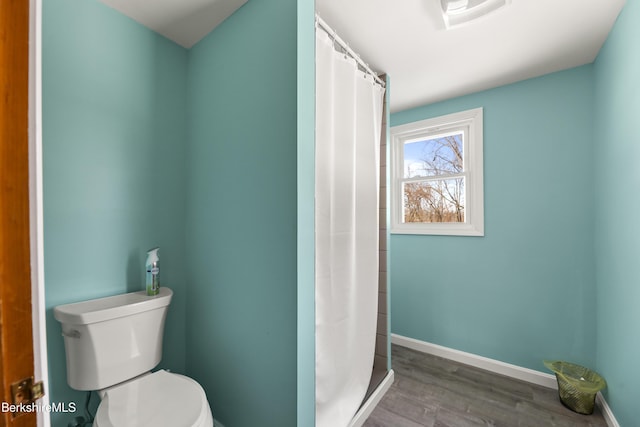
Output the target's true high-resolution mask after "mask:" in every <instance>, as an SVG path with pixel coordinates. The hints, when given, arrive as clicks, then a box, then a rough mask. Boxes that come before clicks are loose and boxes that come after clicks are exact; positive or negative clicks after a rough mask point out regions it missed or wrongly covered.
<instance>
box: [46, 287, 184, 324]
mask: <svg viewBox="0 0 640 427" xmlns="http://www.w3.org/2000/svg"><path fill="white" fill-rule="evenodd" d="M172 295H173V291H172V290H171V289H169V288H164V287H163V288H160V293H159V294H158V295H153V296H149V295H147V292H146V291H139V292H131V293H128V294H121V295H114V296H112V297H106V298H98V299H92V300H89V301H81V302H76V303H72V304H65V305H59V306H57V307H55V308H54V309H53V316H54V317H55V318H56V319H57V320H58V321H59V322H60V323H63V324H69V325H88V324H90V323H97V322H104V321H105V320H110V319H116V318H118V317H124V316H130V315H132V314H135V313H141V312H144V311H149V310H154V309H157V308H161V307H165V306H167V305H169V303H170V302H171V296H172Z"/></svg>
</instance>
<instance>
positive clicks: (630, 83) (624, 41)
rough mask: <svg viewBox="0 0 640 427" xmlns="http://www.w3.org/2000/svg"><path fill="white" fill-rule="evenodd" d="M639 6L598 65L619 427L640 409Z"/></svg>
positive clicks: (598, 188)
mask: <svg viewBox="0 0 640 427" xmlns="http://www.w3.org/2000/svg"><path fill="white" fill-rule="evenodd" d="M639 21H640V4H639V3H638V2H637V1H627V4H626V6H625V8H624V9H623V11H622V13H621V14H620V16H619V17H618V21H617V22H616V25H615V27H614V29H613V31H612V32H611V34H610V36H609V38H608V40H607V42H606V43H605V45H604V47H603V49H602V50H601V52H600V54H599V55H598V58H597V59H596V62H595V77H596V91H595V104H594V105H595V111H596V114H595V116H596V119H597V120H596V126H595V144H594V146H595V158H596V159H597V160H596V164H595V166H596V167H595V176H596V179H595V193H596V243H597V244H596V248H597V252H596V255H597V258H596V259H597V283H598V293H597V295H598V298H597V304H598V370H599V371H600V373H601V374H602V375H603V376H604V377H605V378H606V379H607V381H608V383H609V387H608V389H607V391H606V398H607V402H608V403H609V405H610V406H611V408H612V409H613V412H614V413H615V415H616V418H617V419H618V421H619V423H620V425H621V426H625V427H626V426H634V425H638V409H637V406H638V402H640V387H639V384H640V373H639V371H638V369H637V364H638V360H640V340H639V339H638V329H639V327H640V307H639V305H640V281H639V280H638V277H639V276H640V267H639V264H638V254H640V224H639V223H638V221H637V212H638V211H640V198H638V189H639V188H640V166H639V165H640V133H639V132H638V117H639V116H640V90H638V76H640V51H639V50H638V46H637V44H638V41H639V40H640V27H639V26H638V22H639Z"/></svg>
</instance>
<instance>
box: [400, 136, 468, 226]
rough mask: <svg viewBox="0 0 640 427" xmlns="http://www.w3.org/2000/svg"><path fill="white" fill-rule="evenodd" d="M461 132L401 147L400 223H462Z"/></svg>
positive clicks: (462, 165) (463, 203)
mask: <svg viewBox="0 0 640 427" xmlns="http://www.w3.org/2000/svg"><path fill="white" fill-rule="evenodd" d="M462 137H463V135H462V133H456V134H450V135H445V136H442V137H437V138H433V139H429V140H422V141H415V142H409V143H406V144H405V147H404V160H405V163H404V165H405V172H404V174H405V178H409V179H412V180H411V181H409V182H405V183H404V185H403V194H404V222H464V220H465V218H464V205H465V198H464V194H465V191H464V190H465V178H464V176H460V175H461V174H463V173H464V161H463V159H464V158H463V149H462V147H463V141H462Z"/></svg>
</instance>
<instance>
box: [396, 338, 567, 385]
mask: <svg viewBox="0 0 640 427" xmlns="http://www.w3.org/2000/svg"><path fill="white" fill-rule="evenodd" d="M391 342H392V343H394V344H398V345H401V346H403V347H408V348H411V349H413V350H417V351H421V352H422V353H427V354H433V355H434V356H440V357H444V358H445V359H449V360H453V361H456V362H460V363H464V364H465V365H471V366H475V367H477V368H480V369H484V370H487V371H491V372H495V373H497V374H501V375H506V376H508V377H511V378H517V379H519V380H522V381H527V382H530V383H533V384H538V385H541V386H543V387H548V388H553V389H558V382H557V381H556V377H555V375H551V374H547V373H544V372H540V371H535V370H533V369H529V368H523V367H521V366H517V365H512V364H509V363H505V362H501V361H499V360H495V359H489V358H488V357H483V356H478V355H475V354H472V353H466V352H464V351H460V350H454V349H452V348H448V347H443V346H441V345H437V344H431V343H428V342H425V341H420V340H416V339H413V338H407V337H403V336H401V335H396V334H391Z"/></svg>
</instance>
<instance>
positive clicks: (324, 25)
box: [316, 14, 386, 87]
mask: <svg viewBox="0 0 640 427" xmlns="http://www.w3.org/2000/svg"><path fill="white" fill-rule="evenodd" d="M316 26H320V27H321V28H322V29H323V30H324V31H325V32H326V33H327V34H328V35H329V37H331V40H333V41H334V42H336V43H338V44H339V45H340V47H341V48H342V49H344V53H346V54H347V55H349V56H350V57H352V58H353V59H355V60H356V62H357V63H358V65H359V66H360V68H362V69H363V71H364V72H365V73H367V74H369V75H371V76H372V77H373V79H374V80H375V81H376V82H377V83H378V84H380V85H382V87H386V83H385V82H384V80H382V79H381V78H380V77H378V75H377V74H376V73H375V72H374V71H373V70H372V69H371V67H369V64H367V63H366V62H364V61H363V60H362V58H360V55H358V54H357V53H355V52H354V51H353V49H351V48H350V47H349V45H348V44H347V43H346V42H345V41H344V40H342V39H341V38H340V37H339V36H338V34H337V33H336V32H335V30H334V29H333V28H331V27H330V26H329V24H327V23H326V22H324V20H323V19H322V18H320V17H319V16H318V15H317V14H316Z"/></svg>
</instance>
